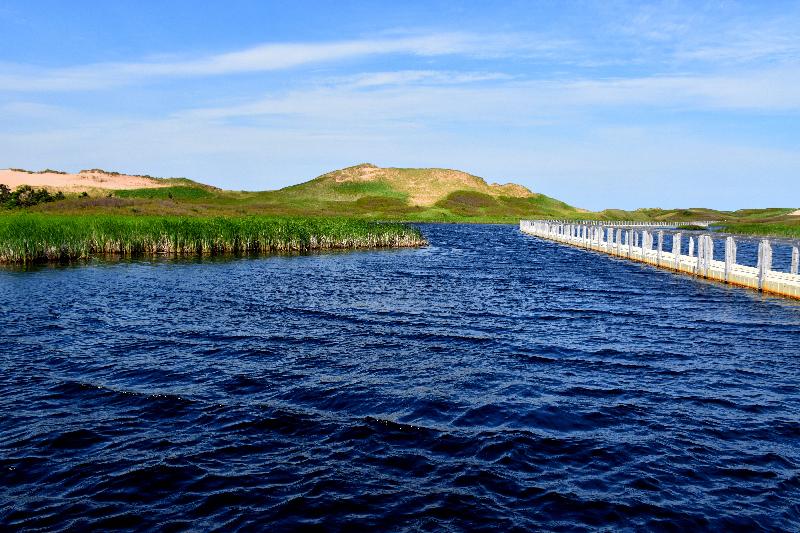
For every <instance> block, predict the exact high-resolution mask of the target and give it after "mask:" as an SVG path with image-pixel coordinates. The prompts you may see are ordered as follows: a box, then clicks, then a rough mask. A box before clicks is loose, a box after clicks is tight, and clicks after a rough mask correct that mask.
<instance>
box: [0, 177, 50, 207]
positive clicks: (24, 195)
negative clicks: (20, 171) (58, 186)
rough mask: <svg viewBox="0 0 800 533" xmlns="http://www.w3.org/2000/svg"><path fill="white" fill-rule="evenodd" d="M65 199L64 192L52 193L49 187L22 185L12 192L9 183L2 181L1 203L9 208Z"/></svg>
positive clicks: (0, 187) (0, 188)
mask: <svg viewBox="0 0 800 533" xmlns="http://www.w3.org/2000/svg"><path fill="white" fill-rule="evenodd" d="M63 199H64V193H62V192H61V191H58V192H57V193H55V194H51V193H50V191H48V190H47V189H34V188H33V187H31V186H30V185H20V186H19V187H17V188H16V189H15V190H14V192H11V189H9V188H8V186H7V185H3V184H1V183H0V205H1V206H3V207H6V208H9V209H13V208H15V207H32V206H34V205H39V204H45V203H50V202H55V201H56V200H63Z"/></svg>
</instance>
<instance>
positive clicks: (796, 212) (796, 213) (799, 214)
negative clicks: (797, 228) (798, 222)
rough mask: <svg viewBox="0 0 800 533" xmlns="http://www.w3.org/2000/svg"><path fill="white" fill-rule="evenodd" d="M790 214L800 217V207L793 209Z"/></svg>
mask: <svg viewBox="0 0 800 533" xmlns="http://www.w3.org/2000/svg"><path fill="white" fill-rule="evenodd" d="M789 216H790V217H800V209H798V210H797V211H792V212H791V213H789Z"/></svg>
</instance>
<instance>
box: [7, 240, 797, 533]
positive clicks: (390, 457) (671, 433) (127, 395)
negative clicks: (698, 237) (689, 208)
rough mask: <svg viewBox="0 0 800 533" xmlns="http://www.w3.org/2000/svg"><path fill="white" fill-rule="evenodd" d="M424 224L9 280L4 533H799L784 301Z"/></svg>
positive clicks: (791, 316)
mask: <svg viewBox="0 0 800 533" xmlns="http://www.w3.org/2000/svg"><path fill="white" fill-rule="evenodd" d="M423 231H424V233H425V235H426V236H427V238H428V239H429V240H430V242H431V246H430V247H427V248H424V249H418V250H402V251H367V252H353V253H340V254H324V255H307V256H295V257H263V258H240V259H226V260H204V261H176V260H155V261H151V260H147V261H121V262H100V261H96V262H92V263H91V264H88V265H77V266H71V267H43V268H39V269H34V270H32V271H25V272H23V271H10V270H5V271H0V330H1V331H2V337H1V339H2V340H1V341H0V342H2V344H0V354H1V355H0V526H2V527H0V529H4V530H16V529H31V530H37V529H41V530H48V531H49V530H62V529H71V530H76V531H81V530H87V529H95V530H96V529H101V530H107V529H113V528H132V529H139V530H151V529H160V530H186V529H194V530H208V529H215V528H217V529H219V530H223V531H232V530H237V529H243V530H252V529H273V530H274V529H277V530H282V529H294V528H298V527H313V526H318V527H320V528H323V529H334V530H372V529H392V530H418V529H422V530H442V529H444V530H463V529H477V528H486V529H493V530H514V529H520V530H525V529H551V530H584V529H593V528H597V527H601V526H604V527H607V528H608V529H609V530H622V529H630V530H639V529H664V530H676V531H677V530H686V529H695V530H697V529H700V530H706V529H708V530H733V529H741V530H748V531H752V530H785V531H797V530H799V529H800V342H799V341H800V303H798V302H793V301H790V300H785V299H780V298H773V297H765V296H762V295H760V294H758V293H756V292H752V291H747V290H743V289H736V288H730V287H727V286H724V285H720V284H714V283H709V282H703V281H698V280H695V279H692V278H689V277H685V276H679V275H675V274H672V273H669V272H666V271H660V270H655V269H653V268H650V267H648V266H644V265H639V264H635V263H629V262H625V261H622V260H617V259H613V258H610V257H608V256H605V255H600V254H596V253H591V252H587V251H583V250H578V249H574V248H570V247H565V246H561V245H558V244H555V243H551V242H546V241H542V240H538V239H536V238H533V237H529V236H524V235H522V234H520V233H519V231H518V230H517V228H515V227H513V226H462V225H431V226H423Z"/></svg>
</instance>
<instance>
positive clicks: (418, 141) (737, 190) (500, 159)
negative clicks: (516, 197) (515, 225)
mask: <svg viewBox="0 0 800 533" xmlns="http://www.w3.org/2000/svg"><path fill="white" fill-rule="evenodd" d="M205 4H212V5H210V6H207V5H205ZM797 28H800V2H768V1H765V2H742V3H736V2H708V3H702V2H685V3H684V2H655V3H643V2H613V1H610V2H529V1H526V2H513V1H509V2H493V1H489V0H484V1H480V2H396V1H393V2H371V3H370V2H349V1H337V2H302V1H292V2H257V1H226V2H214V3H211V2H208V3H202V2H196V1H192V2H189V1H170V2H148V1H138V2H100V1H97V2H87V1H77V0H73V1H70V2H61V1H53V2H47V1H36V2H31V1H19V2H16V1H9V0H6V1H5V2H3V3H2V4H0V117H2V120H1V121H0V167H24V168H33V169H40V168H45V167H50V168H59V169H64V170H71V171H76V170H80V169H83V168H92V167H101V168H106V169H112V170H122V171H127V172H132V173H146V174H152V175H159V176H186V177H190V178H193V179H197V180H199V181H203V182H206V183H211V184H214V185H217V186H221V187H225V188H233V189H250V190H252V189H258V190H261V189H273V188H279V187H282V186H285V185H290V184H293V183H297V182H300V181H305V180H307V179H310V178H312V177H315V176H317V175H319V174H321V173H324V172H326V171H328V170H331V169H334V168H340V167H344V166H349V165H353V164H357V163H361V162H372V163H375V164H378V165H380V166H405V167H434V166H436V167H447V168H458V169H462V170H467V171H469V172H472V173H475V174H478V175H480V176H483V177H485V178H487V179H488V180H490V181H500V182H508V181H513V182H517V183H521V184H524V185H526V186H528V187H529V188H531V189H532V190H535V191H537V192H543V193H545V194H548V195H551V196H555V197H557V198H560V199H563V200H565V201H567V202H569V203H572V204H574V205H578V206H581V207H586V208H590V209H602V208H608V207H620V208H636V207H645V206H647V207H653V206H657V207H677V206H680V207H691V206H709V207H715V208H722V209H738V208H744V207H765V206H788V207H800V31H798V29H797Z"/></svg>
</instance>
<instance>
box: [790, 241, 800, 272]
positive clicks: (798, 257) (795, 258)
mask: <svg viewBox="0 0 800 533" xmlns="http://www.w3.org/2000/svg"><path fill="white" fill-rule="evenodd" d="M798 266H800V248H798V247H797V246H792V270H791V272H792V274H797V270H798Z"/></svg>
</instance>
